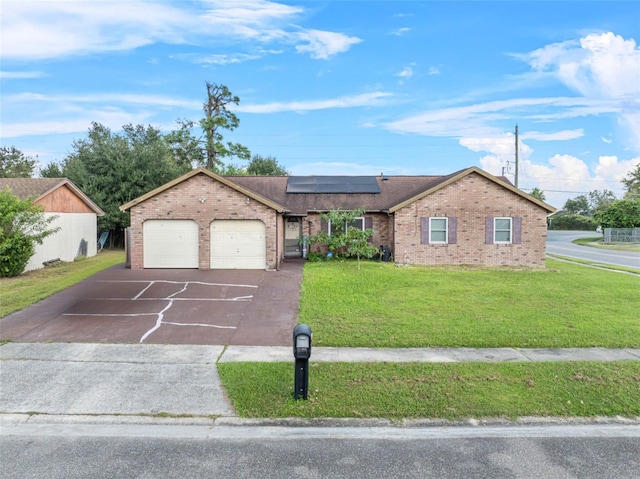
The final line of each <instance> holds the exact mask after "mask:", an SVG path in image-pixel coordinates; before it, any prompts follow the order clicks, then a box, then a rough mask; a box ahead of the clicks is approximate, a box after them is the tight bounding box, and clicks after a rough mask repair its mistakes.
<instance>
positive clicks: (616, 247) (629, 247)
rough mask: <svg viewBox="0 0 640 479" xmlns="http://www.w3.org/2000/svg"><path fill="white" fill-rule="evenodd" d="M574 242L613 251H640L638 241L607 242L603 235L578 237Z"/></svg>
mask: <svg viewBox="0 0 640 479" xmlns="http://www.w3.org/2000/svg"><path fill="white" fill-rule="evenodd" d="M572 243H575V244H579V245H582V246H589V247H591V248H600V249H608V250H612V251H640V244H638V243H605V242H604V241H603V239H602V236H598V237H597V238H577V239H575V240H573V241H572Z"/></svg>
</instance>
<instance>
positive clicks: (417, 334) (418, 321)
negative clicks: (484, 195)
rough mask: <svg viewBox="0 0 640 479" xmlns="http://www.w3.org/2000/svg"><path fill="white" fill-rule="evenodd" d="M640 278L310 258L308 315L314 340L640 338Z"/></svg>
mask: <svg viewBox="0 0 640 479" xmlns="http://www.w3.org/2000/svg"><path fill="white" fill-rule="evenodd" d="M638 311H640V277H639V276H637V275H635V276H634V275H628V274H621V273H615V272H609V271H603V270H598V269H593V268H587V267H584V266H579V265H574V264H568V263H563V262H560V261H554V260H548V261H547V269H542V270H539V269H520V270H516V269H508V268H463V267H458V268H453V267H452V268H431V267H398V266H395V265H393V264H389V263H380V262H362V263H361V268H360V269H357V266H356V264H355V263H353V262H350V261H332V262H321V263H307V264H305V269H304V280H303V286H302V291H301V303H300V315H299V321H300V322H301V323H307V324H309V325H310V326H311V328H312V330H313V344H314V345H315V346H344V347H394V348H398V347H401V348H407V347H437V346H446V347H476V348H483V347H521V348H542V347H551V348H566V347H594V346H600V347H609V348H619V347H633V348H638V347H640V319H639V318H640V316H639V313H638Z"/></svg>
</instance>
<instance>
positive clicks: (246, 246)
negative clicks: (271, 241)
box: [211, 220, 266, 269]
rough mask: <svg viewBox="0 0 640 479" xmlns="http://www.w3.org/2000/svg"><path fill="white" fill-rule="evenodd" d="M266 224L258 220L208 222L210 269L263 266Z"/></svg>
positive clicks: (258, 267) (264, 263) (264, 266)
mask: <svg viewBox="0 0 640 479" xmlns="http://www.w3.org/2000/svg"><path fill="white" fill-rule="evenodd" d="M265 268H266V243H265V226H264V223H263V222H262V221H258V220H214V221H213V222H212V223H211V269H265Z"/></svg>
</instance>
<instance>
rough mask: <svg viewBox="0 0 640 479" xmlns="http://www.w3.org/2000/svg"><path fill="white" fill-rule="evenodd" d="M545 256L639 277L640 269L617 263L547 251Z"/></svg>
mask: <svg viewBox="0 0 640 479" xmlns="http://www.w3.org/2000/svg"><path fill="white" fill-rule="evenodd" d="M547 258H553V259H556V260H561V261H564V262H569V263H574V264H583V265H585V266H591V267H594V268H600V269H608V270H610V271H622V272H625V273H633V274H635V275H638V277H640V269H638V268H631V267H629V266H619V265H617V264H609V263H598V262H597V261H589V260H586V259H580V258H573V257H571V256H562V255H559V254H549V253H547Z"/></svg>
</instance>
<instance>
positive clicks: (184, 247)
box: [143, 220, 198, 268]
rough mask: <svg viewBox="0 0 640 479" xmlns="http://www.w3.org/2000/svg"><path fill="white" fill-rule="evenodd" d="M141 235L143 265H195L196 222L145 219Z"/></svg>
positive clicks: (196, 258) (170, 266)
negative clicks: (142, 241)
mask: <svg viewBox="0 0 640 479" xmlns="http://www.w3.org/2000/svg"><path fill="white" fill-rule="evenodd" d="M143 236H144V247H143V248H144V267H145V268H197V267H198V225H197V224H196V222H195V221H191V220H149V221H145V222H144V225H143Z"/></svg>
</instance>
